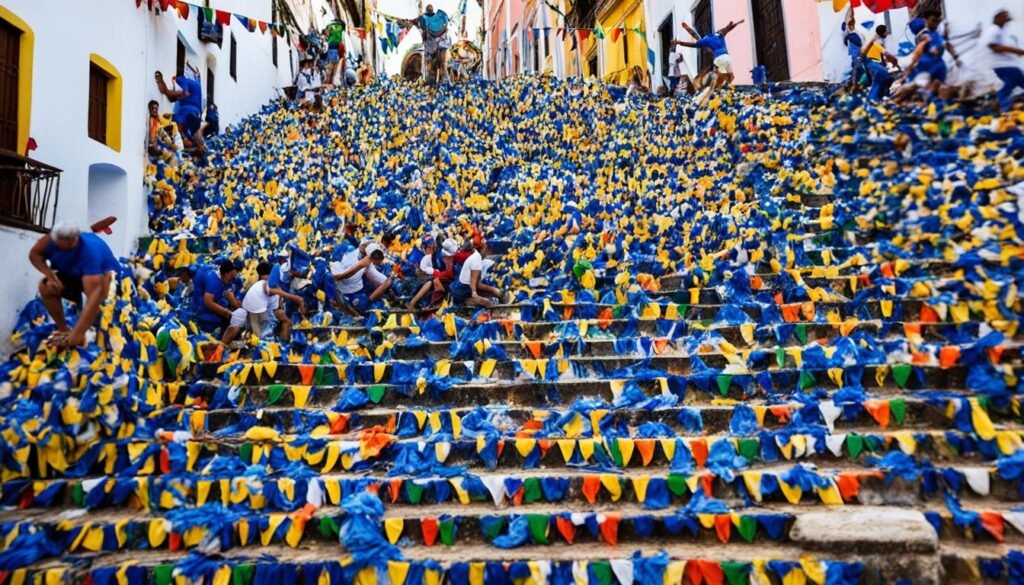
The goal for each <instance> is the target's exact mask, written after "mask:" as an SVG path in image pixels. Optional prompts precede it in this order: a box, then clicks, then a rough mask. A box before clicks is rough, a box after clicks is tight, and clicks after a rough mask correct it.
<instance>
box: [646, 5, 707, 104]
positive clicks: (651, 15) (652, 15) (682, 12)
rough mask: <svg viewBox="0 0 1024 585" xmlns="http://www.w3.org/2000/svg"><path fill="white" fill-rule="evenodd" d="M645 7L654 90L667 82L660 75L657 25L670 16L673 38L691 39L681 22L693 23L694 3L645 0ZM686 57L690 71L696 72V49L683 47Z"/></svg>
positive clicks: (660, 64) (659, 40)
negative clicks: (652, 55) (651, 53)
mask: <svg viewBox="0 0 1024 585" xmlns="http://www.w3.org/2000/svg"><path fill="white" fill-rule="evenodd" d="M644 4H645V7H646V11H647V14H646V19H647V24H646V27H647V46H648V47H650V48H651V49H652V50H653V51H654V71H652V72H651V89H652V90H654V91H655V92H657V91H658V88H660V87H664V86H666V85H667V83H668V78H667V77H664V76H662V74H661V72H662V67H663V65H662V55H661V35H660V33H659V31H658V27H660V26H661V23H662V22H664V21H665V19H666V18H668V17H669V16H671V17H672V27H671V29H670V33H671V34H672V35H673V38H675V39H678V40H681V41H692V40H693V39H692V38H690V35H688V34H687V33H686V31H685V30H683V27H682V24H683V23H684V22H685V23H686V24H689V25H692V24H693V12H692V10H693V7H694V5H695V4H696V2H694V1H693V0H647V2H645V3H644ZM683 51H684V53H683V55H684V56H685V59H686V64H687V65H688V66H689V67H690V71H691V72H692V73H694V74H695V73H697V50H696V49H683Z"/></svg>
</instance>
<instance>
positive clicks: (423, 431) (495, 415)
mask: <svg viewBox="0 0 1024 585" xmlns="http://www.w3.org/2000/svg"><path fill="white" fill-rule="evenodd" d="M893 401H902V403H901V404H900V405H898V406H893ZM889 402H890V408H889V413H890V418H891V419H892V422H890V423H888V424H889V425H892V428H894V429H907V428H920V429H928V428H939V429H941V428H951V427H953V426H954V421H953V420H952V419H950V418H949V417H948V416H947V410H948V400H947V399H945V398H944V397H943V398H939V397H935V398H932V399H925V398H917V397H913V396H908V397H903V398H893V399H890V401H889ZM743 404H746V405H748V406H751V407H753V408H755V409H757V408H764V409H767V410H768V413H767V414H765V415H764V418H763V420H762V421H761V428H762V429H786V428H788V427H790V426H791V425H792V424H793V422H794V421H793V420H792V419H793V416H794V415H796V414H797V413H798V412H799V411H800V410H801V409H803V408H804V405H803V404H802V403H799V402H791V403H781V404H780V403H775V402H774V401H771V403H769V401H765V400H759V399H748V400H745V401H743ZM944 404H945V405H944ZM735 406H736V405H735V404H717V405H716V404H693V405H692V406H685V407H682V406H675V407H664V408H658V409H655V410H643V409H614V410H608V411H604V412H602V410H603V409H598V408H580V409H578V410H568V409H564V408H540V407H538V408H523V407H507V406H493V405H491V406H484V407H459V406H453V407H449V408H444V409H442V410H438V411H435V410H430V411H426V410H420V411H417V410H415V409H409V408H406V407H404V406H399V407H397V408H378V407H372V408H363V409H359V410H356V411H349V412H345V413H338V412H336V411H334V410H327V409H316V408H294V407H278V406H271V407H265V408H259V407H248V408H245V409H242V410H239V409H214V410H208V411H206V413H205V415H204V416H205V417H206V419H205V428H206V429H209V430H210V431H212V432H216V431H217V430H218V429H222V428H225V427H229V426H234V425H237V424H239V422H240V421H241V420H242V419H245V420H247V421H251V422H252V423H253V424H259V425H262V426H268V427H271V428H274V429H277V430H279V431H281V432H284V433H310V432H312V431H313V430H314V429H316V428H317V427H322V426H324V425H329V426H331V427H332V428H339V429H340V430H342V431H358V430H361V429H366V428H372V427H376V426H380V427H384V428H396V429H401V430H402V434H403V436H417V435H418V436H429V435H431V434H433V433H435V432H450V430H449V429H450V428H451V422H450V420H451V418H452V416H453V415H454V416H455V417H458V418H459V419H460V424H466V423H463V422H462V419H463V418H465V417H466V416H467V415H470V416H471V417H473V419H474V420H479V419H484V420H488V421H490V422H492V424H494V425H495V426H497V427H498V428H500V429H502V430H503V431H505V432H513V431H517V430H520V429H523V428H532V427H536V428H542V427H543V426H544V425H545V422H546V421H548V424H552V422H553V421H560V422H562V424H561V425H558V424H557V423H554V428H556V429H557V428H567V427H568V426H569V424H570V423H576V422H577V421H576V419H575V417H574V416H573V413H578V414H579V416H580V417H581V418H580V419H579V421H580V422H579V423H578V424H580V425H581V426H582V427H583V430H582V431H581V433H582V435H583V436H589V435H590V433H591V431H592V424H591V423H592V420H594V419H596V420H597V421H598V422H599V423H600V422H601V421H605V418H608V419H609V421H610V422H609V421H605V423H606V424H610V425H611V426H613V427H615V428H621V426H622V425H626V426H627V427H628V428H630V429H636V428H637V427H639V426H640V425H643V424H644V423H652V422H653V423H659V424H660V425H665V426H667V427H668V428H669V429H670V430H671V431H672V432H673V433H675V434H676V435H678V436H694V435H695V434H701V433H712V434H713V433H720V432H727V431H728V430H729V428H730V423H731V421H732V419H733V416H734V413H733V409H734V408H735ZM897 409H901V410H902V412H901V415H900V416H902V417H903V421H902V422H899V421H897V420H896V415H893V414H892V413H893V412H894V411H896V410H897ZM191 411H192V410H191V407H189V408H175V407H171V408H167V409H165V410H164V412H163V413H161V416H160V417H159V418H157V424H159V426H160V428H162V429H164V430H179V429H180V430H191V429H190V426H189V425H190V424H191V417H192V415H191V414H189V415H187V417H188V418H187V419H184V420H183V419H182V416H183V415H185V413H190V412H191ZM684 411H685V412H684ZM851 411H852V412H851ZM433 412H439V413H440V414H439V415H436V416H437V417H438V420H437V424H439V425H441V427H440V428H441V430H440V431H438V430H437V429H436V428H435V427H434V422H432V421H433V419H431V418H430V417H432V416H435V415H434V414H432V413H433ZM987 412H988V415H989V417H990V418H991V419H992V420H993V421H1004V420H1005V421H1020V420H1021V417H1020V415H1018V414H1015V413H1014V412H1013V411H1012V410H1011V409H1009V408H1006V409H996V408H992V407H989V408H988V410H987ZM419 416H422V417H423V422H422V423H421V422H420V421H419V419H418V417H419ZM335 417H344V419H345V421H344V422H342V423H337V422H334V419H335ZM681 417H686V418H687V420H688V425H689V426H687V425H684V424H683V423H682V422H681ZM406 418H410V419H411V421H415V424H413V423H412V422H406V421H405V419H406ZM186 421H187V422H186ZM799 422H800V425H807V424H814V425H819V426H820V428H825V427H824V426H823V419H822V418H820V415H816V414H815V413H813V412H812V411H805V412H804V413H802V414H801V419H800V421H799ZM834 424H835V428H836V429H837V430H838V431H840V432H844V431H847V430H849V429H850V428H851V427H854V426H857V425H865V424H867V425H870V424H876V425H877V424H878V422H877V419H875V418H873V416H872V415H871V414H870V413H869V412H868V411H867V410H865V409H863V408H849V409H846V412H844V413H843V414H842V415H840V417H839V418H838V419H836V420H835V423H834ZM879 428H880V427H879ZM413 430H415V431H416V433H417V434H414V435H407V434H405V433H410V432H412V431H413Z"/></svg>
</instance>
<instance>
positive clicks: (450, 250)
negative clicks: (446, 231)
mask: <svg viewBox="0 0 1024 585" xmlns="http://www.w3.org/2000/svg"><path fill="white" fill-rule="evenodd" d="M458 251H459V244H458V242H456V241H455V240H453V239H451V238H448V239H447V240H445V241H444V242H443V243H442V244H441V253H442V254H444V255H445V256H454V255H455V253H456V252H458Z"/></svg>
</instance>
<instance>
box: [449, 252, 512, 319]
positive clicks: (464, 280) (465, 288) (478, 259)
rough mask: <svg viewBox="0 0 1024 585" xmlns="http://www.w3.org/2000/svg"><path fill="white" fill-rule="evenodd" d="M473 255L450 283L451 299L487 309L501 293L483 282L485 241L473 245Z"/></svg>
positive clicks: (491, 285)
mask: <svg viewBox="0 0 1024 585" xmlns="http://www.w3.org/2000/svg"><path fill="white" fill-rule="evenodd" d="M473 248H474V250H473V253H472V254H470V255H469V258H466V261H465V262H464V263H463V264H462V270H461V271H459V277H458V278H457V279H456V280H455V282H453V283H452V298H454V299H455V302H456V303H460V304H465V305H475V306H478V307H489V306H491V305H493V304H494V303H496V302H497V301H498V299H499V298H501V291H500V290H498V287H496V286H494V285H493V284H489V283H486V282H484V274H485V272H486V269H487V268H489V267H490V264H488V265H487V267H486V268H485V266H484V254H486V253H487V241H486V240H481V241H480V242H479V243H477V244H474V246H473Z"/></svg>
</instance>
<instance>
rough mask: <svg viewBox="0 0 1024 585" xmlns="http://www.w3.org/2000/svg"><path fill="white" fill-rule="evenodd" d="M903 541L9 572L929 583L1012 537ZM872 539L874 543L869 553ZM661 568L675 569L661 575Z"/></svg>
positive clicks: (237, 556)
mask: <svg viewBox="0 0 1024 585" xmlns="http://www.w3.org/2000/svg"><path fill="white" fill-rule="evenodd" d="M917 520H918V519H917V518H916V517H913V518H911V517H908V518H906V519H905V520H904V519H899V520H896V521H894V522H891V523H889V525H890V526H898V527H905V526H915V525H917V524H916V522H917ZM897 532H898V531H897ZM891 533H892V532H891V531H890V532H889V533H888V534H891ZM876 534H877V533H876ZM901 542H902V541H893V540H892V539H888V540H884V539H882V538H878V537H876V538H874V539H873V541H862V542H860V545H861V546H860V547H858V549H862V550H863V552H862V554H858V549H853V548H852V547H849V548H848V549H847V550H837V551H836V552H832V553H823V552H821V551H816V550H808V549H807V548H805V547H803V546H800V545H793V544H789V545H786V544H776V545H770V546H769V545H763V546H758V547H752V546H736V545H721V544H717V545H716V544H708V543H687V544H682V543H680V544H673V545H672V546H668V547H659V546H658V545H657V544H651V545H648V546H646V547H637V548H633V547H630V548H625V547H624V548H621V549H612V550H609V548H608V547H607V546H606V545H604V544H591V543H585V544H577V545H573V546H561V545H550V546H523V547H520V548H516V549H509V550H496V549H495V548H494V547H490V546H484V545H475V546H473V545H470V546H459V547H457V548H456V547H452V548H448V547H444V546H436V547H418V548H414V549H411V550H409V551H403V556H404V558H403V559H401V560H398V561H392V562H390V563H388V564H387V565H386V568H385V567H384V566H382V567H381V569H380V573H379V575H380V576H379V577H378V576H377V574H376V570H373V569H366V571H367V572H365V573H360V574H358V575H353V574H347V573H345V572H344V566H345V564H346V561H347V558H348V557H347V555H346V554H345V552H344V551H343V550H342V549H341V548H340V547H339V545H337V544H328V543H315V544H310V545H305V544H303V545H302V546H301V547H299V548H296V549H293V548H290V547H287V546H281V545H275V546H267V547H253V548H252V549H251V550H250V549H249V548H246V549H239V550H232V551H227V552H226V553H224V554H222V555H215V556H209V557H199V558H198V559H197V558H195V557H194V556H193V557H186V553H185V552H184V551H182V552H179V553H169V552H167V551H131V552H120V553H111V554H103V555H92V556H90V557H86V558H85V559H83V560H82V561H80V562H78V563H77V564H75V565H72V564H69V563H67V562H57V561H43V562H40V563H36V564H34V565H32V566H31V567H29V569H27V570H25V571H23V572H21V573H18V574H17V578H19V579H21V578H24V579H27V580H28V581H27V582H34V580H41V581H43V582H46V580H47V579H51V580H52V581H54V582H61V581H62V580H63V581H64V582H83V581H85V580H86V579H88V578H90V577H92V579H93V581H94V582H100V580H102V579H105V578H106V577H107V576H110V577H113V576H114V574H115V573H117V572H123V573H124V574H125V575H126V576H127V577H129V578H131V579H136V580H138V582H145V583H161V582H163V581H162V580H166V579H168V578H169V577H170V575H172V573H173V572H174V571H176V570H177V571H183V572H187V574H188V575H189V576H191V577H193V579H195V580H198V581H202V582H214V580H215V578H216V575H217V574H218V572H223V573H224V574H225V578H227V579H229V580H230V579H232V578H234V577H233V576H234V575H239V577H238V581H237V582H239V583H248V582H251V580H253V579H259V582H269V583H300V582H316V580H317V579H330V581H329V582H330V583H341V582H350V581H355V582H361V583H365V582H368V581H367V580H371V579H372V580H373V581H376V582H380V583H389V582H391V581H388V580H386V579H387V578H388V577H387V576H388V575H389V574H393V575H397V576H399V577H401V578H402V579H405V580H406V581H405V582H406V583H407V584H409V585H412V584H411V583H410V582H409V581H408V579H409V577H408V576H409V575H413V574H414V575H415V576H416V580H415V581H414V582H413V583H420V582H424V583H440V582H443V579H444V578H445V577H444V575H448V578H449V579H452V580H453V581H452V582H456V583H462V582H465V581H466V579H468V578H469V575H494V577H488V579H492V580H497V579H501V580H502V581H505V580H508V581H509V582H511V579H512V578H514V577H515V578H524V577H522V576H528V575H530V574H531V571H532V570H536V571H540V573H541V574H546V575H549V577H548V578H546V579H544V581H543V582H555V581H548V579H554V578H555V577H554V575H557V576H558V577H557V578H559V579H561V580H562V581H560V582H569V583H571V582H573V581H572V579H573V574H574V572H578V573H579V574H581V575H588V574H594V575H598V576H602V575H603V576H607V578H608V579H609V580H610V582H612V583H621V582H622V581H621V580H620V579H622V580H627V581H632V582H636V583H644V582H645V581H644V580H642V579H641V580H637V581H634V580H635V579H638V577H639V576H640V575H646V574H647V573H640V571H642V570H643V569H641V567H644V566H646V565H645V563H644V561H645V560H646V559H651V558H654V557H657V556H658V555H661V554H662V553H665V556H664V557H661V558H660V559H659V562H658V564H656V565H655V566H656V567H658V568H657V569H653V577H652V578H653V579H655V580H656V581H657V582H662V581H663V580H664V579H666V578H667V579H669V582H680V579H682V580H683V581H681V582H685V583H694V582H698V581H695V579H698V580H699V579H702V578H703V576H704V575H705V574H707V575H711V576H712V578H714V579H718V580H721V582H725V581H724V580H725V579H726V573H725V572H723V567H724V571H726V572H727V574H728V575H730V578H732V579H741V580H746V579H751V578H755V576H756V578H759V579H763V580H765V581H764V582H782V579H783V578H785V577H786V576H789V578H790V579H795V578H799V579H803V580H806V579H807V577H806V573H805V571H812V572H813V573H814V574H815V575H822V574H824V572H825V571H826V568H827V567H832V568H833V570H834V571H836V572H839V573H842V574H844V575H849V576H850V577H849V578H851V579H854V582H857V583H863V584H864V585H883V584H885V583H891V582H895V581H897V580H899V579H900V578H903V577H913V578H914V582H915V583H921V584H923V585H936V584H939V583H962V582H966V581H964V580H959V581H958V580H957V579H958V578H961V575H966V576H970V575H972V574H973V575H977V568H978V562H979V559H984V560H985V561H986V562H987V563H995V564H997V565H998V566H999V567H1000V568H1001V569H1003V573H1004V574H1005V572H1006V571H1005V568H1006V565H1007V562H1008V561H1007V559H1008V558H1009V557H1010V556H1011V555H1012V554H1015V553H1013V551H1012V547H1011V546H1010V545H988V544H987V543H986V545H980V546H970V545H965V544H959V543H958V544H955V545H941V546H936V547H934V549H933V550H932V551H930V552H912V551H908V550H906V546H899V544H900V543H901ZM869 544H870V545H871V546H868V545H869ZM872 546H873V547H874V548H875V549H876V550H877V549H881V550H879V551H878V552H875V553H872V552H870V551H871V550H872ZM907 546H909V545H907ZM339 556H340V557H341V558H340V559H339ZM197 561H199V562H197ZM662 562H664V563H665V564H666V565H667V567H666V569H667V570H666V569H662V568H661V563H662ZM972 569H973V571H972ZM392 571H393V573H392ZM630 573H632V576H630ZM665 573H668V574H669V575H677V576H678V577H664V576H663V575H664V574H665ZM616 575H618V576H616ZM332 576H333V577H332ZM595 578H598V577H595ZM600 578H604V577H600ZM195 580H194V581H193V582H196V581H195ZM487 582H490V581H487ZM716 582H717V581H716Z"/></svg>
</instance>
